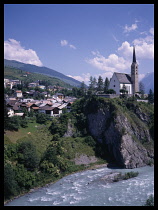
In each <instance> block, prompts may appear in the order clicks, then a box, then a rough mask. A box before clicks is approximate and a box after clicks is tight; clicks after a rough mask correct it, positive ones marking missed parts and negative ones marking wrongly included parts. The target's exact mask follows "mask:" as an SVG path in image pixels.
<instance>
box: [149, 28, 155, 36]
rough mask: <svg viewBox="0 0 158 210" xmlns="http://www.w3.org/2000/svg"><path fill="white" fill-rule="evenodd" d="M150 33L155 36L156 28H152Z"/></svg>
mask: <svg viewBox="0 0 158 210" xmlns="http://www.w3.org/2000/svg"><path fill="white" fill-rule="evenodd" d="M149 32H150V33H151V34H152V35H153V36H154V28H150V30H149Z"/></svg>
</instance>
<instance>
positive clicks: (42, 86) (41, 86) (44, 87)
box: [38, 85, 46, 90]
mask: <svg viewBox="0 0 158 210" xmlns="http://www.w3.org/2000/svg"><path fill="white" fill-rule="evenodd" d="M38 87H39V88H41V89H42V90H44V89H46V86H44V85H38Z"/></svg>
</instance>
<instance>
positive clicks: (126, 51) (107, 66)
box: [85, 28, 154, 79]
mask: <svg viewBox="0 0 158 210" xmlns="http://www.w3.org/2000/svg"><path fill="white" fill-rule="evenodd" d="M148 33H150V35H146V36H145V37H144V38H138V39H135V40H134V41H133V44H134V45H135V49H136V58H137V63H138V64H139V60H142V59H151V60H153V59H154V36H153V34H154V30H153V28H150V30H149V31H148ZM91 53H92V55H93V58H91V59H90V58H89V59H86V60H85V61H86V62H87V63H89V64H91V65H92V66H94V67H96V68H97V69H101V70H104V71H105V73H106V74H109V75H110V74H112V73H113V72H126V70H128V71H129V70H130V68H131V67H130V66H131V63H132V54H133V46H132V45H131V44H130V43H129V42H127V41H125V42H123V43H122V45H121V46H120V47H119V48H118V49H117V54H110V55H109V56H108V57H107V58H106V57H104V56H103V55H101V54H100V53H99V51H96V52H95V51H91ZM143 76H144V75H143V74H142V75H140V79H142V78H143Z"/></svg>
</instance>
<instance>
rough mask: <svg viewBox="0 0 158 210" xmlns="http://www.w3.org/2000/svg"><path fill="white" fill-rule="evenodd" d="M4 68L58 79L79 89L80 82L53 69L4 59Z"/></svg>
mask: <svg viewBox="0 0 158 210" xmlns="http://www.w3.org/2000/svg"><path fill="white" fill-rule="evenodd" d="M4 66H5V67H13V68H16V69H21V70H23V71H27V72H31V73H39V74H43V75H47V76H49V77H55V78H58V79H60V80H62V81H64V82H65V83H68V84H70V85H72V86H76V87H80V85H81V82H79V81H77V80H75V79H73V78H71V77H68V76H66V75H64V74H62V73H60V72H58V71H55V70H53V69H50V68H47V67H44V66H42V67H39V66H35V65H31V64H25V63H21V62H18V61H14V60H6V59H4Z"/></svg>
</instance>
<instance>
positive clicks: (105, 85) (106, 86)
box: [104, 77, 110, 93]
mask: <svg viewBox="0 0 158 210" xmlns="http://www.w3.org/2000/svg"><path fill="white" fill-rule="evenodd" d="M109 83H110V81H109V79H108V78H107V77H106V79H105V82H104V93H107V91H108V87H109Z"/></svg>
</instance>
